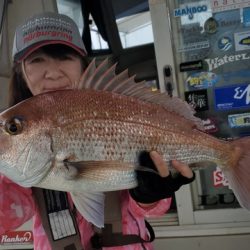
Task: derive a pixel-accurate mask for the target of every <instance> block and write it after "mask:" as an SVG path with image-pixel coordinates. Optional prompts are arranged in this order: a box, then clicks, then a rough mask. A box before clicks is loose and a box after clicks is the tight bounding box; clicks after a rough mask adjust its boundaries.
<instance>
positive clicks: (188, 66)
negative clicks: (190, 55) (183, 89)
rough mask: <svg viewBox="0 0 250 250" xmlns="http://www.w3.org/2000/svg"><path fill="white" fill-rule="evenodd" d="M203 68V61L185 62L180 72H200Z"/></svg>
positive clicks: (181, 65)
mask: <svg viewBox="0 0 250 250" xmlns="http://www.w3.org/2000/svg"><path fill="white" fill-rule="evenodd" d="M202 68H203V63H202V61H201V60H198V61H192V62H184V63H181V64H180V72H185V71H192V70H200V69H202Z"/></svg>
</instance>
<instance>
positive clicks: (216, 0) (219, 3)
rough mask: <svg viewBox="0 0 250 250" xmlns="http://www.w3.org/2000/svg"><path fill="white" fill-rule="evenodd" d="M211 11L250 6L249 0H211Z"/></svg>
mask: <svg viewBox="0 0 250 250" xmlns="http://www.w3.org/2000/svg"><path fill="white" fill-rule="evenodd" d="M210 3H211V8H212V12H213V13H216V12H221V11H227V10H235V9H242V8H245V7H249V6H250V1H249V0H226V1H225V0H211V1H210Z"/></svg>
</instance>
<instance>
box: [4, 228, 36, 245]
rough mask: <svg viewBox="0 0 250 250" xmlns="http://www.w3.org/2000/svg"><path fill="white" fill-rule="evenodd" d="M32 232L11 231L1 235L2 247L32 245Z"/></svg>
mask: <svg viewBox="0 0 250 250" xmlns="http://www.w3.org/2000/svg"><path fill="white" fill-rule="evenodd" d="M32 243H33V233H32V231H9V232H6V233H5V234H2V235H0V245H7V244H9V245H13V244H15V245H18V244H32Z"/></svg>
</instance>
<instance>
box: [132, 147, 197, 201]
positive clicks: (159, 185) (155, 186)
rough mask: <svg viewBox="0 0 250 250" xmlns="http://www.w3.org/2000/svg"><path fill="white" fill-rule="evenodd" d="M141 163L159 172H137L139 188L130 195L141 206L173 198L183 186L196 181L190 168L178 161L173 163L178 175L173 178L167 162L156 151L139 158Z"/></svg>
mask: <svg viewBox="0 0 250 250" xmlns="http://www.w3.org/2000/svg"><path fill="white" fill-rule="evenodd" d="M139 163H140V165H141V166H143V167H148V168H151V169H154V170H156V171H157V172H158V174H157V173H153V172H150V171H140V170H138V171H137V180H138V186H137V187H136V188H134V189H131V190H130V194H131V196H132V198H133V199H134V200H135V201H137V202H139V203H140V204H141V203H142V204H151V203H154V202H156V201H159V200H161V199H164V198H169V197H172V196H173V195H174V193H175V192H176V191H177V190H178V189H179V188H180V187H181V186H182V185H185V184H189V183H191V182H192V181H193V180H194V179H195V174H194V172H193V171H192V170H191V169H190V168H189V166H188V165H186V164H184V163H182V162H179V161H176V160H173V161H172V166H173V167H174V168H175V169H176V170H177V172H178V173H177V174H176V175H175V176H172V174H171V173H170V171H169V168H168V166H167V164H166V162H165V161H164V160H163V158H162V157H161V155H159V154H158V153H157V152H155V151H152V152H150V153H148V152H143V153H142V154H141V155H140V157H139Z"/></svg>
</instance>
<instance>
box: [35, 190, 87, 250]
mask: <svg viewBox="0 0 250 250" xmlns="http://www.w3.org/2000/svg"><path fill="white" fill-rule="evenodd" d="M32 193H33V196H34V198H35V200H36V204H37V208H38V209H39V214H40V217H41V221H42V225H43V228H44V230H45V233H46V235H47V237H48V240H49V243H50V246H51V248H52V249H53V250H83V247H82V244H81V239H80V234H79V230H78V226H77V223H76V221H75V216H74V215H73V214H72V212H71V210H70V207H69V204H68V199H67V193H65V192H60V191H54V190H47V189H41V188H32Z"/></svg>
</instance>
